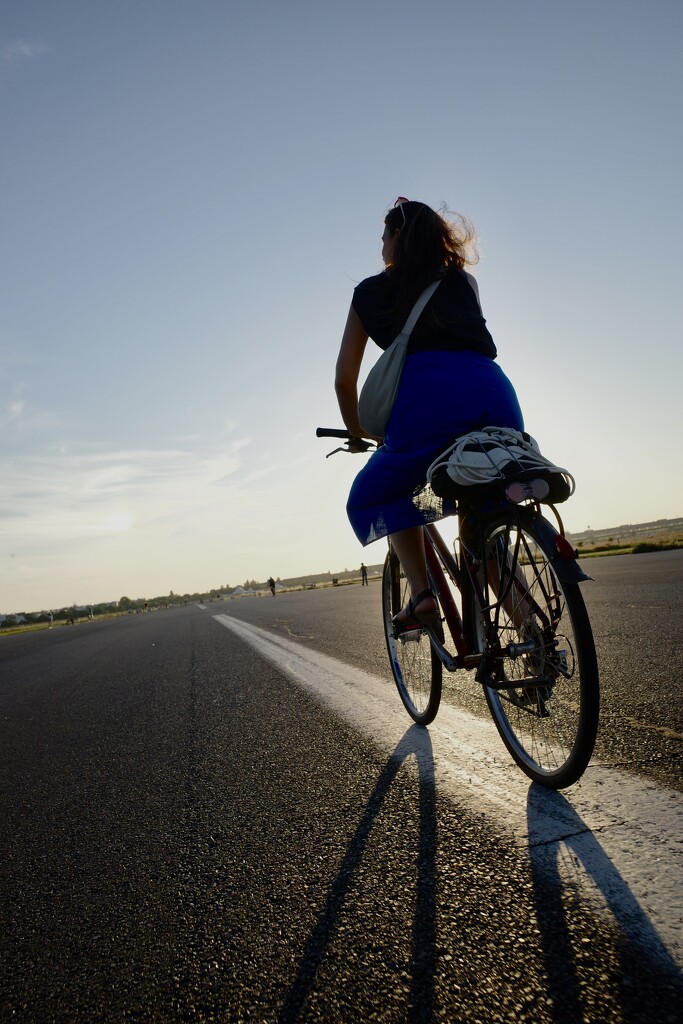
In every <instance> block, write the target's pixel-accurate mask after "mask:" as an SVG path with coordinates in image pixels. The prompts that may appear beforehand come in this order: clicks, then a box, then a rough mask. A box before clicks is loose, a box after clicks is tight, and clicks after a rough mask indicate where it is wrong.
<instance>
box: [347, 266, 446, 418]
mask: <svg viewBox="0 0 683 1024" xmlns="http://www.w3.org/2000/svg"><path fill="white" fill-rule="evenodd" d="M440 284H441V278H439V280H438V281H433V282H432V284H430V285H429V286H428V287H427V288H425V290H424V291H423V292H422V294H421V295H420V297H419V299H418V300H417V302H416V303H415V305H414V306H413V308H412V310H411V313H410V316H409V317H408V319H407V320H406V322H405V324H404V325H403V330H402V331H401V333H400V334H399V335H398V337H396V338H394V340H393V341H392V343H391V345H390V346H389V348H388V349H386V351H385V352H383V353H382V355H381V356H380V358H379V359H378V360H377V362H376V363H375V365H374V366H373V368H372V369H371V370H370V373H369V374H368V377H367V380H366V381H365V384H364V385H363V388H362V390H361V393H360V398H359V399H358V418H359V419H360V422H361V426H362V427H363V430H365V431H367V433H368V434H370V435H372V436H373V437H384V433H385V431H386V427H387V423H388V422H389V417H390V416H391V410H392V409H393V407H394V402H395V401H396V395H397V394H398V386H399V384H400V383H401V374H402V372H403V364H404V362H405V360H406V353H407V351H408V342H409V341H410V335H411V334H412V331H413V328H414V327H415V324H416V323H417V321H418V320H419V318H420V314H421V313H422V311H423V309H424V308H425V306H426V305H427V303H428V302H429V300H430V299H431V297H432V295H433V294H434V292H435V291H436V289H437V288H438V287H439V285H440Z"/></svg>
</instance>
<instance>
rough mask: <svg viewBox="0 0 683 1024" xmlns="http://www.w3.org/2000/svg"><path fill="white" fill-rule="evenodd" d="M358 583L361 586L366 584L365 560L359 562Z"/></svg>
mask: <svg viewBox="0 0 683 1024" xmlns="http://www.w3.org/2000/svg"><path fill="white" fill-rule="evenodd" d="M360 585H361V587H367V585H368V570H367V567H366V565H365V562H361V563H360Z"/></svg>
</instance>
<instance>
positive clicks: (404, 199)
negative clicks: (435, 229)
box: [394, 196, 410, 227]
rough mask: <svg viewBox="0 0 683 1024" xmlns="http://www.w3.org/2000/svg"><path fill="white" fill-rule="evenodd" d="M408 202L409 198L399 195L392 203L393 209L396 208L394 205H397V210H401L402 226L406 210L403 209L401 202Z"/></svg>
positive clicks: (404, 221) (404, 224) (404, 223)
mask: <svg viewBox="0 0 683 1024" xmlns="http://www.w3.org/2000/svg"><path fill="white" fill-rule="evenodd" d="M409 202H410V199H406V197H405V196H399V197H398V199H397V200H396V202H395V203H394V209H396V207H397V206H398V208H399V210H400V211H401V216H402V217H403V227H405V226H406V211H405V210H404V209H403V204H404V203H409Z"/></svg>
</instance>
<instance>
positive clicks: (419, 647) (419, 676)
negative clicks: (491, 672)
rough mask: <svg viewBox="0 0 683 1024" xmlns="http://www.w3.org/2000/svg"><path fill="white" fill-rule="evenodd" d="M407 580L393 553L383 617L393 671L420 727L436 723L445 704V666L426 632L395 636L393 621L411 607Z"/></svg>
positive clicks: (385, 579) (387, 566) (386, 575)
mask: <svg viewBox="0 0 683 1024" xmlns="http://www.w3.org/2000/svg"><path fill="white" fill-rule="evenodd" d="M409 597H410V592H409V590H408V583H407V580H406V579H405V578H404V577H402V576H401V566H400V563H399V561H398V558H397V557H396V555H395V554H394V553H393V551H389V554H388V555H387V558H386V561H385V563H384V573H383V575H382V614H383V618H384V636H385V638H386V641H387V650H388V652H389V661H390V663H391V671H392V672H393V675H394V680H395V682H396V687H397V689H398V692H399V696H400V698H401V700H402V701H403V704H404V706H405V708H406V711H407V712H408V714H409V715H410V717H411V718H412V719H414V720H415V721H416V722H417V723H418V724H419V725H429V723H430V722H433V721H434V718H435V717H436V713H437V711H438V710H439V704H440V702H441V676H442V668H441V662H440V661H439V659H438V657H437V656H436V654H435V653H434V651H433V649H432V645H431V643H430V640H429V634H428V632H427V630H426V629H415V630H410V632H409V633H404V634H402V635H400V636H398V637H396V636H395V635H394V627H393V625H392V623H391V620H392V618H393V616H394V615H396V614H397V613H398V612H400V610H401V609H402V608H403V607H405V605H406V604H407V603H408V599H409Z"/></svg>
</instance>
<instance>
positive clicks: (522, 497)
mask: <svg viewBox="0 0 683 1024" xmlns="http://www.w3.org/2000/svg"><path fill="white" fill-rule="evenodd" d="M549 493H550V486H549V484H548V482H547V480H541V479H540V478H539V479H535V480H515V481H514V482H513V483H511V484H508V486H507V487H506V488H505V497H506V498H507V499H508V501H511V502H513V503H514V504H515V505H519V504H521V502H523V501H529V500H533V501H543V499H544V498H547V497H548V494H549Z"/></svg>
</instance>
